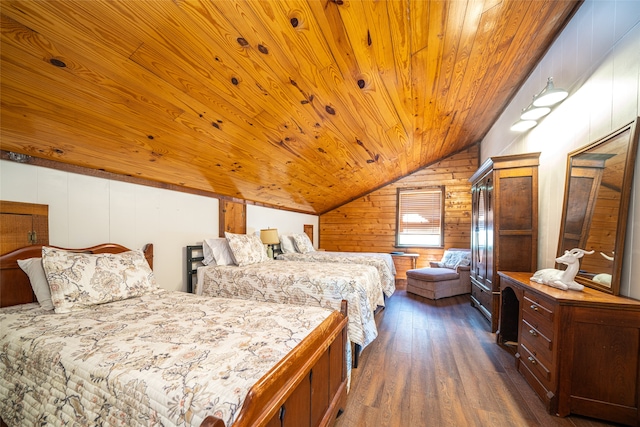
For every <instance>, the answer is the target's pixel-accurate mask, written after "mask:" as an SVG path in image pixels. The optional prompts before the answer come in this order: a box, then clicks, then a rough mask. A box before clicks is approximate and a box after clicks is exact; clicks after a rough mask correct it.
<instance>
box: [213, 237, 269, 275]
mask: <svg viewBox="0 0 640 427" xmlns="http://www.w3.org/2000/svg"><path fill="white" fill-rule="evenodd" d="M224 235H225V237H226V238H227V242H229V248H230V249H231V253H232V254H233V258H234V259H235V260H236V264H238V265H239V266H240V267H243V266H245V265H250V264H256V263H259V262H263V261H269V257H268V256H267V251H266V249H265V247H264V244H263V243H262V240H260V237H258V236H257V235H255V234H234V233H228V232H226V231H225V232H224Z"/></svg>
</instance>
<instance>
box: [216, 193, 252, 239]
mask: <svg viewBox="0 0 640 427" xmlns="http://www.w3.org/2000/svg"><path fill="white" fill-rule="evenodd" d="M219 206H220V210H219V220H220V231H219V233H220V237H224V232H225V231H227V232H229V233H235V234H246V232H247V214H246V213H247V206H246V205H245V204H244V203H234V202H230V201H226V200H220V204H219Z"/></svg>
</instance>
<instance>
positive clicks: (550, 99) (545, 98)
mask: <svg viewBox="0 0 640 427" xmlns="http://www.w3.org/2000/svg"><path fill="white" fill-rule="evenodd" d="M567 96H569V92H567V91H566V90H564V89H556V88H555V87H554V86H553V77H549V79H548V80H547V86H546V87H545V88H544V89H542V92H540V93H539V94H538V95H537V96H536V97H535V98H534V99H533V106H534V107H551V106H552V105H556V104H557V103H558V102H560V101H563V100H564V99H565V98H566V97H567Z"/></svg>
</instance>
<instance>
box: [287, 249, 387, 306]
mask: <svg viewBox="0 0 640 427" xmlns="http://www.w3.org/2000/svg"><path fill="white" fill-rule="evenodd" d="M277 259H278V260H280V261H306V262H341V263H345V264H364V265H370V266H373V267H375V268H376V269H377V270H378V273H379V274H380V282H381V283H382V290H383V291H384V294H385V295H386V296H387V297H390V296H391V295H393V293H394V292H395V291H396V266H395V264H394V263H393V258H392V257H391V255H390V254H384V253H378V252H328V251H313V252H307V253H304V254H301V253H299V252H292V253H283V254H280V255H278V257H277Z"/></svg>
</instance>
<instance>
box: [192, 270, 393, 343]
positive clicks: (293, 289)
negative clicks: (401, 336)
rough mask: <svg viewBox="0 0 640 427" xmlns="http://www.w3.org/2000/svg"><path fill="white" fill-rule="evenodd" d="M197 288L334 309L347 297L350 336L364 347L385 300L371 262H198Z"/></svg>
mask: <svg viewBox="0 0 640 427" xmlns="http://www.w3.org/2000/svg"><path fill="white" fill-rule="evenodd" d="M195 292H196V293H197V294H199V295H205V296H213V297H224V298H241V299H248V300H255V301H268V302H277V303H283V304H296V305H312V306H313V305H316V306H320V307H326V308H332V309H335V310H339V309H340V304H341V301H342V300H346V301H347V303H348V314H349V323H348V335H349V340H350V341H351V342H354V343H356V344H358V345H360V346H361V347H362V348H363V349H364V348H365V347H366V346H367V345H368V344H370V343H371V342H372V341H373V340H374V339H375V338H376V337H377V336H378V329H377V328H376V322H375V318H374V311H375V309H376V308H377V307H378V306H384V295H383V293H382V285H381V284H380V275H379V274H378V270H376V269H375V268H374V267H371V266H368V265H362V266H359V268H354V265H353V264H337V263H336V264H333V263H319V262H281V261H267V262H262V263H257V264H251V265H246V266H244V267H238V266H232V265H227V266H220V265H218V266H206V267H199V268H198V282H197V284H196V286H195Z"/></svg>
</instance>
